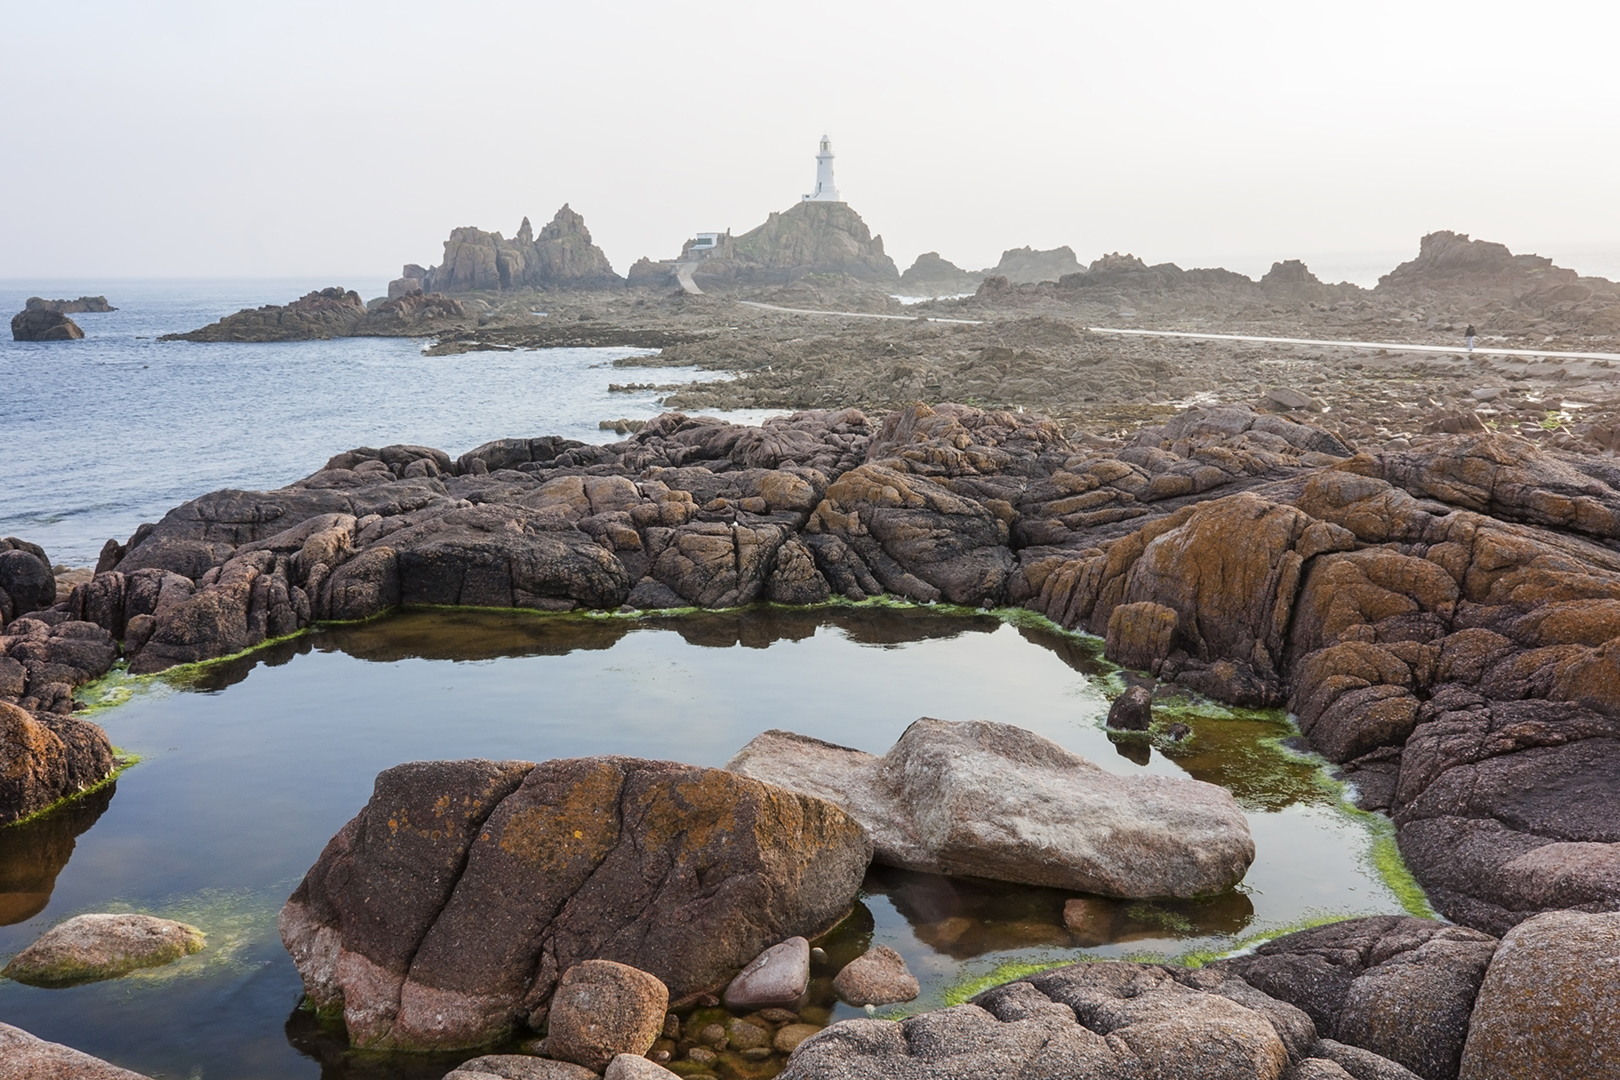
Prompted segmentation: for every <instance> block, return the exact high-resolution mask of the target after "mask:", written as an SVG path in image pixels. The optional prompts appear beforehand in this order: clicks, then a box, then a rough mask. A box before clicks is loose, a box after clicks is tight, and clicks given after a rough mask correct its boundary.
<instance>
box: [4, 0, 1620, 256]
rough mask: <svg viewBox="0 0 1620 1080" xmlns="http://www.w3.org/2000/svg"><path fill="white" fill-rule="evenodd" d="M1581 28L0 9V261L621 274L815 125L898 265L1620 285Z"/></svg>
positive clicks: (1618, 240) (732, 203) (818, 0)
mask: <svg viewBox="0 0 1620 1080" xmlns="http://www.w3.org/2000/svg"><path fill="white" fill-rule="evenodd" d="M1617 31H1620V7H1617V6H1616V5H1614V4H1608V3H1600V2H1596V0H1593V2H1587V3H1568V2H1548V0H1543V2H1541V3H1538V4H1527V3H1523V2H1518V3H1512V4H1507V3H1496V2H1492V0H1474V2H1470V3H1452V2H1443V3H1423V2H1421V0H1416V2H1414V0H1405V2H1399V3H1395V2H1382V0H1380V2H1359V3H1358V2H1348V0H1341V2H1338V3H1332V4H1324V3H1305V2H1299V0H1293V2H1287V3H1271V2H1259V3H1255V2H1251V3H1228V4H1219V3H1210V2H1208V0H1203V2H1198V3H1182V2H1161V3H1152V2H1136V3H1122V2H1118V0H1115V2H1111V3H1106V4H1103V3H1090V2H1068V3H1040V4H1032V3H1023V4H1019V3H986V2H983V0H979V2H974V3H955V2H945V0H932V2H929V3H884V2H881V0H865V2H861V3H846V2H842V0H813V2H806V3H803V4H791V5H790V4H771V3H760V2H758V0H755V2H752V3H714V2H706V0H665V2H660V3H643V2H639V0H620V2H618V3H611V4H610V3H596V4H590V3H555V2H529V3H518V2H499V0H488V2H463V3H458V4H448V3H443V2H439V3H432V4H427V3H416V2H411V0H391V2H388V3H354V2H347V3H330V2H327V3H301V2H300V3H293V2H277V0H262V2H259V3H253V4H246V3H236V2H230V3H226V2H206V3H201V2H198V3H183V2H152V0H146V2H132V0H126V2H121V3H101V2H81V3H75V4H72V5H66V4H44V3H39V2H37V0H27V2H21V0H0V51H3V59H0V116H3V119H4V131H5V132H6V135H5V138H4V149H3V150H0V278H29V277H39V278H63V277H68V278H76V279H87V278H94V277H97V276H105V277H109V278H111V277H144V276H155V277H208V276H250V277H270V276H276V277H286V276H308V277H309V278H310V279H311V283H312V284H328V283H342V282H346V281H347V280H348V279H349V278H352V279H353V280H354V281H356V282H358V281H360V280H362V279H364V280H381V279H385V278H387V277H390V276H393V275H395V274H397V273H398V271H399V266H400V264H401V263H404V262H421V263H423V264H428V263H433V262H437V261H438V260H439V258H440V255H441V253H442V243H443V240H444V237H445V235H446V234H447V232H448V231H449V230H450V229H451V228H452V227H454V226H457V225H477V226H480V227H482V228H486V229H492V230H499V231H501V232H503V233H505V234H506V235H508V236H510V235H511V234H512V233H513V232H514V231H515V230H516V228H517V225H518V222H519V220H520V219H521V218H522V217H523V215H525V214H527V215H528V216H529V217H530V218H531V219H532V220H533V222H534V225H535V228H536V229H538V228H539V227H540V225H541V224H542V223H543V222H544V221H546V220H549V219H550V217H551V215H552V214H553V213H554V212H555V211H556V209H557V207H558V206H560V205H561V204H562V203H563V202H564V201H567V202H569V203H571V204H572V205H573V207H574V208H575V209H576V210H579V211H580V212H581V213H583V214H584V215H585V218H586V222H587V223H588V225H589V226H590V228H591V231H592V233H593V234H594V236H595V238H596V240H597V242H598V243H599V244H601V246H602V247H603V248H604V249H605V250H606V251H607V254H608V256H609V258H610V259H611V260H612V262H613V265H614V267H615V268H616V269H617V270H619V271H620V272H621V273H622V272H623V271H624V270H625V269H627V268H628V266H629V265H630V263H631V262H633V261H634V260H635V259H636V258H637V257H638V256H641V255H651V256H653V257H655V258H658V257H668V256H670V255H673V254H675V253H676V252H677V251H678V250H679V247H680V243H681V241H682V240H683V239H684V238H685V237H687V236H688V235H690V234H691V233H693V232H695V231H698V230H710V229H725V228H728V227H729V228H731V229H733V230H735V231H738V232H741V231H743V230H745V229H748V228H751V227H753V226H754V225H757V224H758V223H759V222H760V221H762V220H763V219H764V217H765V215H766V214H767V213H768V212H769V211H771V210H781V209H786V208H787V207H788V206H789V205H791V204H792V203H793V202H795V201H797V200H798V198H799V196H800V195H801V194H802V193H803V192H805V191H807V190H809V188H810V186H811V184H812V182H813V179H814V161H813V155H814V153H815V147H816V140H817V139H818V138H819V137H820V135H821V134H822V133H823V132H826V133H827V134H829V135H830V136H831V137H832V140H833V146H834V149H835V151H836V152H837V154H838V160H837V179H838V184H839V187H840V189H841V190H842V193H843V195H844V197H845V198H846V199H847V200H848V201H849V202H850V204H851V205H852V206H854V208H855V209H856V210H857V211H859V212H860V214H861V215H862V216H863V217H864V218H865V220H866V222H867V223H868V224H869V225H870V226H871V227H872V228H873V230H874V231H876V232H880V233H882V235H883V237H884V240H885V242H886V245H887V248H888V251H889V253H890V254H891V255H892V256H894V258H895V260H896V261H897V262H898V263H899V264H900V266H901V268H902V269H903V268H904V267H905V266H906V265H908V264H909V263H910V261H911V260H912V259H913V258H914V257H915V256H916V255H917V254H918V253H919V252H922V251H927V250H938V251H939V252H940V253H941V254H943V255H944V256H945V257H946V258H948V259H951V260H952V261H954V262H956V263H958V264H960V265H962V266H965V267H968V268H978V267H982V266H986V265H989V264H991V263H994V262H995V261H996V259H997V258H998V257H999V255H1000V253H1001V251H1002V249H1004V248H1007V247H1013V246H1018V245H1023V244H1032V245H1034V246H1036V247H1052V246H1056V245H1059V244H1068V245H1070V246H1072V247H1073V248H1074V249H1075V251H1076V253H1077V254H1078V255H1079V256H1080V258H1081V260H1082V261H1085V262H1089V261H1090V260H1091V259H1093V258H1095V257H1096V256H1097V255H1099V254H1101V253H1103V252H1105V251H1114V250H1119V251H1130V252H1134V253H1136V254H1138V255H1140V256H1142V257H1144V258H1146V259H1147V260H1148V261H1149V262H1159V261H1174V262H1177V263H1179V264H1181V265H1182V266H1199V265H1214V264H1222V265H1226V266H1229V267H1231V268H1233V269H1237V270H1243V271H1245V272H1248V273H1251V274H1259V273H1261V272H1263V271H1264V270H1265V269H1266V267H1267V266H1269V265H1270V263H1271V261H1272V260H1273V259H1278V258H1287V257H1290V256H1303V257H1305V258H1306V259H1307V260H1308V261H1312V262H1313V265H1315V266H1318V267H1319V268H1324V267H1325V268H1326V269H1328V270H1332V269H1334V268H1336V267H1338V266H1341V265H1346V266H1347V265H1349V264H1351V263H1354V262H1355V261H1356V259H1357V258H1362V259H1363V261H1365V259H1371V260H1372V261H1373V262H1374V263H1377V264H1381V265H1382V268H1383V269H1388V267H1389V265H1392V260H1393V258H1394V257H1410V255H1411V254H1413V253H1415V252H1416V249H1417V240H1418V237H1419V236H1420V235H1422V234H1423V233H1425V232H1428V231H1432V230H1434V229H1441V228H1450V229H1456V230H1458V231H1461V232H1468V233H1471V234H1472V235H1474V236H1475V237H1482V238H1486V239H1493V240H1499V241H1501V242H1504V243H1506V244H1508V245H1509V246H1510V247H1512V248H1513V249H1514V250H1515V251H1519V250H1536V251H1539V252H1541V253H1542V254H1546V255H1551V256H1553V257H1555V258H1557V259H1558V261H1559V262H1561V263H1563V264H1565V265H1572V266H1574V267H1575V268H1576V269H1580V270H1584V271H1587V272H1606V273H1610V274H1612V275H1614V276H1620V207H1617V205H1616V201H1617V200H1616V192H1617V190H1620V182H1617V177H1620V84H1617V79H1616V75H1617V70H1616V63H1615V60H1614V49H1615V42H1616V40H1617V38H1620V34H1617ZM1313 256H1314V259H1313ZM1330 276H1333V275H1330ZM317 279H318V280H317ZM1367 283H1369V284H1370V280H1369V281H1368V282H1367Z"/></svg>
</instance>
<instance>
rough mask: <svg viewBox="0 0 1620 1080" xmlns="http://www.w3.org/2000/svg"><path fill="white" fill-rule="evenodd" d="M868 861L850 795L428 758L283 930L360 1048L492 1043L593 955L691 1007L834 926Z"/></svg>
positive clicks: (649, 772)
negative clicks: (646, 976)
mask: <svg viewBox="0 0 1620 1080" xmlns="http://www.w3.org/2000/svg"><path fill="white" fill-rule="evenodd" d="M407 826H408V827H407ZM870 858H871V848H870V842H869V841H868V840H867V839H866V837H865V835H864V833H863V832H862V831H861V829H860V826H859V825H857V824H856V823H855V822H854V821H853V820H852V819H850V818H849V817H848V816H847V815H845V814H844V813H842V812H841V811H839V810H838V809H837V808H836V807H834V806H831V805H830V804H827V803H824V802H821V801H820V800H816V799H811V798H806V797H803V796H799V795H794V794H791V793H789V792H785V791H781V790H779V789H775V788H771V787H768V786H766V785H764V784H760V783H758V782H756V781H752V780H748V779H745V778H742V777H739V776H736V775H734V774H732V773H727V772H722V771H720V770H716V769H703V768H697V767H694V766H686V765H676V764H673V763H669V762H648V761H639V760H637V759H633V758H612V757H604V758H581V759H575V760H570V761H553V762H548V763H546V764H543V765H539V766H530V765H527V764H525V763H517V762H508V763H493V762H439V763H418V764H414V765H408V766H400V767H398V768H396V769H391V770H389V771H387V772H385V773H383V774H382V775H381V776H380V777H379V778H378V783H377V791H376V793H375V794H374V795H373V798H372V800H371V802H370V803H369V804H368V805H367V807H366V809H365V810H363V811H362V812H361V814H360V815H359V816H358V817H357V818H355V820H354V821H352V822H350V823H349V825H347V826H345V828H344V830H343V831H342V832H341V833H339V834H338V836H337V837H336V838H334V840H333V841H332V843H331V844H329V845H328V847H327V850H326V851H325V852H324V853H323V854H322V856H321V859H320V861H318V862H317V863H316V865H315V867H314V868H312V869H311V871H310V873H309V875H308V876H307V877H306V878H305V881H304V883H303V884H302V885H300V886H299V889H298V891H297V892H295V893H294V894H293V896H292V898H291V899H290V900H289V901H288V904H287V907H286V908H285V909H284V910H283V912H282V917H281V929H282V939H283V941H284V942H285V943H286V944H287V947H288V950H289V952H291V953H292V955H293V959H294V961H295V963H297V965H298V968H299V972H300V974H301V975H302V976H303V978H304V982H305V988H306V991H307V992H308V993H309V994H310V996H311V999H312V1000H313V1001H315V1002H316V1003H317V1004H328V1003H329V1004H336V1003H337V1002H338V1001H341V1002H342V1005H343V1008H344V1015H345V1019H346V1022H347V1024H348V1030H349V1036H350V1038H351V1040H352V1041H354V1042H355V1043H356V1044H358V1045H363V1046H389V1047H400V1048H405V1047H413V1048H414V1047H421V1048H427V1047H454V1046H477V1045H482V1044H484V1043H486V1042H488V1041H490V1040H491V1039H494V1038H497V1037H499V1036H500V1035H501V1034H502V1033H504V1032H505V1031H507V1030H509V1029H510V1028H511V1027H512V1026H513V1025H514V1024H515V1023H518V1022H520V1021H521V1022H527V1023H530V1024H533V1025H537V1026H538V1025H540V1024H543V1023H544V1022H545V1020H546V1016H547V1010H548V1007H549V1005H550V1002H551V997H552V992H553V990H554V989H555V987H556V985H557V980H558V978H559V976H560V975H561V974H562V973H563V972H564V971H566V970H567V969H569V968H571V967H573V966H574V965H576V964H580V963H583V962H584V961H587V960H604V961H614V962H616V963H621V964H627V965H629V966H632V967H636V968H638V969H640V970H643V971H646V972H649V973H650V974H651V975H653V976H655V977H657V978H659V979H660V980H662V981H663V983H664V984H665V985H666V986H668V987H669V990H670V994H671V996H672V997H674V998H675V999H677V1001H680V1000H686V1001H691V1000H694V999H695V998H696V997H697V996H698V995H700V994H702V993H704V992H706V991H708V990H711V989H716V988H718V987H719V986H721V985H723V984H724V982H725V981H726V980H727V979H728V978H729V977H731V976H732V975H733V974H734V973H735V972H736V971H737V969H738V968H740V967H741V966H742V965H743V964H744V963H746V962H747V961H749V960H751V959H753V958H754V957H755V956H756V955H757V954H758V952H759V951H760V950H761V949H762V948H763V947H764V946H765V945H767V944H768V943H772V942H777V941H781V940H782V939H783V938H784V937H786V936H790V935H793V934H799V935H803V934H819V933H822V932H824V931H826V930H827V929H828V928H830V927H831V926H832V925H833V924H834V923H836V922H837V921H838V920H839V919H840V918H842V917H843V916H844V914H845V913H846V912H847V911H848V910H849V907H850V905H851V903H852V902H853V899H854V896H855V891H856V889H857V888H858V887H859V885H860V881H861V878H862V875H863V874H864V872H865V869H866V865H867V863H868V862H869V861H870ZM715 881H719V882H722V884H721V885H720V886H719V887H718V889H717V888H716V887H715V886H714V884H713V883H714V882H715ZM383 883H387V884H386V886H385V885H384V884H383ZM663 1020H664V1014H663V1011H662V1010H660V1012H659V1014H658V1017H657V1025H655V1027H661V1026H662V1024H663ZM649 1045H650V1043H649Z"/></svg>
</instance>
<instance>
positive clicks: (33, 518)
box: [0, 281, 771, 566]
mask: <svg viewBox="0 0 1620 1080" xmlns="http://www.w3.org/2000/svg"><path fill="white" fill-rule="evenodd" d="M319 287H321V285H320V283H319V282H300V281H198V282H184V281H162V282H154V281H131V282H103V281H84V282H52V281H46V282H28V283H26V284H25V283H17V282H0V313H7V318H8V319H9V313H14V312H17V311H21V310H22V307H23V303H24V301H25V300H26V299H27V298H28V297H29V296H30V295H43V296H46V297H47V298H48V299H76V298H77V297H79V296H80V295H83V294H86V293H88V294H90V295H101V294H106V296H107V298H108V302H109V303H111V304H112V305H113V306H114V307H116V308H118V309H119V310H117V311H114V312H109V313H105V314H94V313H88V314H76V315H73V316H72V318H73V320H74V321H75V322H77V323H78V324H79V326H80V328H82V329H83V330H84V333H85V338H84V340H83V341H72V342H17V341H12V340H10V334H9V333H5V334H4V335H3V336H4V340H0V484H3V486H0V536H16V537H20V538H22V539H24V540H29V541H32V542H33V543H36V544H39V545H41V546H42V547H43V548H44V549H45V551H46V554H47V555H49V556H50V558H51V561H52V562H53V563H59V564H66V565H68V566H93V565H95V561H96V556H97V555H98V554H99V553H100V551H101V546H102V545H103V544H104V543H105V542H106V541H107V540H108V539H109V538H116V539H118V540H120V541H123V540H126V539H128V537H129V535H130V534H131V533H133V532H134V531H135V528H136V526H138V525H140V524H141V523H142V522H143V521H157V520H158V518H160V517H161V516H162V515H163V514H164V513H165V512H167V511H168V510H169V509H171V508H172V507H174V506H177V505H179V504H180V503H182V502H184V501H186V500H187V499H191V498H195V497H196V496H198V495H201V494H204V493H206V492H209V491H215V490H218V489H220V488H226V487H233V488H243V489H249V490H258V489H265V488H275V487H280V486H282V485H283V484H288V483H291V482H292V481H294V480H298V479H300V478H302V477H304V476H308V475H309V474H310V473H312V472H314V471H316V470H317V469H319V468H320V467H321V466H322V465H324V464H325V463H326V461H327V459H328V458H330V457H331V456H332V455H334V454H337V453H340V452H342V451H344V450H348V449H350V448H352V447H356V446H385V445H387V444H389V443H414V444H417V445H423V446H433V447H437V448H439V449H441V450H445V451H448V452H449V453H450V455H451V456H452V457H454V456H456V455H458V454H460V453H462V452H463V451H466V450H470V449H472V448H473V447H475V446H477V445H479V444H480V443H484V442H488V441H489V440H491V439H498V438H507V437H511V436H539V435H563V436H565V437H567V438H571V439H579V440H581V441H583V442H593V443H603V442H615V441H618V439H620V438H621V436H618V435H615V434H614V433H613V432H611V431H602V430H600V429H598V427H597V423H598V422H599V421H601V420H613V419H618V418H620V417H627V418H631V419H637V418H646V417H651V416H656V415H657V414H658V413H660V412H662V411H663V409H662V408H661V407H660V406H659V405H658V404H657V395H656V394H653V393H650V392H638V393H609V392H608V384H609V383H610V382H644V381H647V376H646V373H645V372H636V373H632V374H628V375H627V374H626V373H624V372H616V371H615V370H614V369H613V368H612V367H611V364H612V361H613V360H614V359H616V358H618V357H622V356H628V355H634V354H636V353H639V352H646V351H648V350H637V349H628V348H607V349H542V350H534V351H518V352H510V353H506V352H480V353H465V354H462V355H459V356H444V357H429V356H423V355H422V349H423V347H424V346H425V345H427V344H430V343H431V342H429V341H422V340H416V339H411V338H346V339H339V340H334V341H304V342H278V343H268V344H247V343H210V344H198V343H192V342H182V341H169V342H165V341H158V340H156V339H157V338H158V337H159V336H160V335H163V334H169V333H175V332H182V331H186V330H193V329H196V328H197V327H199V326H203V325H206V324H207V323H210V322H213V321H215V320H216V319H219V318H221V317H222V316H225V315H229V314H231V313H233V312H236V311H239V310H241V309H242V308H245V307H257V306H259V305H261V304H272V303H277V304H279V303H285V302H287V301H288V300H291V299H293V298H295V297H297V296H300V295H302V294H303V293H306V292H308V291H310V290H311V289H314V288H319ZM382 291H384V289H383V288H382V287H378V288H376V291H375V292H371V293H367V292H365V291H364V290H362V295H375V294H376V293H377V292H382ZM695 375H696V369H684V368H675V369H667V370H661V371H660V372H659V374H658V375H657V378H658V381H660V382H681V381H684V380H685V379H687V378H690V377H694V376H695ZM707 377H708V378H713V376H712V375H709V376H707ZM717 415H722V414H717ZM723 415H725V416H727V417H728V418H731V419H735V420H738V421H740V422H753V423H757V422H758V421H759V420H760V419H762V418H764V417H765V416H768V415H771V414H770V413H768V412H764V411H758V410H752V411H745V412H734V413H726V414H723Z"/></svg>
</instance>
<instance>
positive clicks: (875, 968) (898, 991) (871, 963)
mask: <svg viewBox="0 0 1620 1080" xmlns="http://www.w3.org/2000/svg"><path fill="white" fill-rule="evenodd" d="M833 990H834V992H836V993H837V994H838V997H839V998H840V999H841V1000H843V1001H847V1002H848V1003H849V1004H851V1005H893V1004H895V1003H896V1002H900V1001H911V1000H912V999H914V998H915V997H916V996H917V995H918V994H920V993H922V986H921V985H920V984H919V983H918V982H917V977H916V976H915V975H913V974H912V973H911V971H910V970H909V969H908V968H907V967H906V961H905V959H904V958H903V957H902V956H901V955H900V954H899V953H897V952H895V951H894V950H893V949H891V948H889V947H888V946H887V945H874V946H872V947H871V948H870V949H868V950H867V951H866V952H864V953H862V954H861V955H860V956H857V957H856V958H855V959H853V960H851V961H850V962H849V963H847V964H845V965H844V969H843V970H842V971H840V972H839V973H838V974H837V975H836V976H834V977H833Z"/></svg>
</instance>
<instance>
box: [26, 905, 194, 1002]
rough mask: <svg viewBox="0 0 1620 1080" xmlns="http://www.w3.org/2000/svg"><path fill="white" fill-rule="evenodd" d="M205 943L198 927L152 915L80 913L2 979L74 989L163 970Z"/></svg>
mask: <svg viewBox="0 0 1620 1080" xmlns="http://www.w3.org/2000/svg"><path fill="white" fill-rule="evenodd" d="M205 944H206V941H205V938H204V936H203V932H202V931H201V930H198V929H197V928H196V927H195V926H189V925H187V924H186V923H181V922H175V921H173V920H172V919H159V918H157V917H155V916H152V915H76V916H74V917H73V918H71V919H69V920H68V921H67V922H65V923H62V924H61V925H60V926H56V927H53V928H52V929H50V930H48V931H46V932H45V934H44V935H43V936H42V937H40V938H39V940H37V941H35V942H34V943H33V944H32V945H30V946H28V947H27V948H26V949H24V950H23V951H22V952H20V953H18V954H17V955H16V956H14V957H13V958H12V959H11V962H10V963H9V964H7V965H6V967H5V970H4V971H0V976H3V977H4V978H7V979H11V980H13V981H14V982H20V983H27V984H28V985H30V986H73V985H76V984H78V983H87V982H96V981H98V980H101V979H116V978H118V977H119V976H120V975H127V974H129V973H130V972H131V971H135V970H137V969H138V968H149V967H162V966H163V965H164V964H172V963H173V962H174V961H176V960H179V959H181V958H183V957H186V956H190V955H191V954H192V953H195V952H200V951H202V949H203V947H204V945H205Z"/></svg>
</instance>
